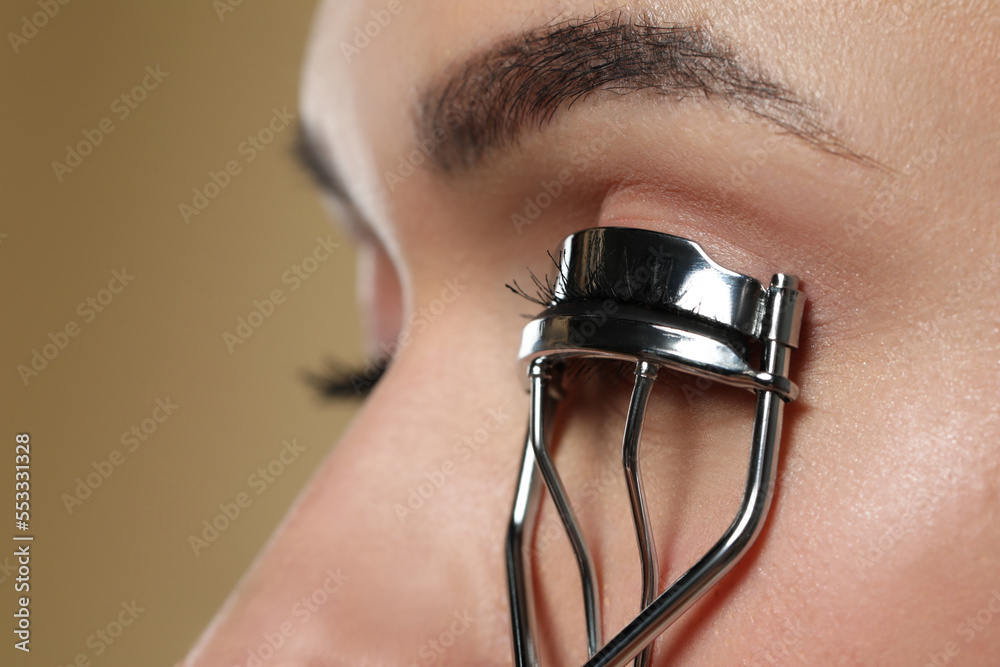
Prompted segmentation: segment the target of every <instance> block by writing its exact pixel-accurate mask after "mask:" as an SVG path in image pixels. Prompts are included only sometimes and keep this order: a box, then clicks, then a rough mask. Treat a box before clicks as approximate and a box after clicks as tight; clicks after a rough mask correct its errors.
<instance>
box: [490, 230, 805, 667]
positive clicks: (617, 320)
mask: <svg viewBox="0 0 1000 667" xmlns="http://www.w3.org/2000/svg"><path fill="white" fill-rule="evenodd" d="M557 261H558V264H559V275H558V277H557V278H556V280H555V282H554V283H553V284H552V285H551V288H552V290H551V294H550V295H548V297H549V298H548V303H547V308H546V309H545V310H544V311H543V312H542V313H541V314H540V315H539V316H538V317H537V318H535V319H534V320H532V321H531V322H529V323H528V325H527V326H525V328H524V331H523V333H522V337H521V349H520V353H519V355H518V356H519V358H520V360H521V361H522V362H523V363H524V364H526V366H527V377H528V385H529V393H530V401H531V406H530V413H529V418H528V434H527V440H526V443H525V449H524V458H523V460H522V464H521V472H520V478H519V480H518V485H517V493H516V496H515V499H514V506H513V510H512V513H511V519H510V525H509V527H508V531H507V538H506V558H507V580H508V588H509V595H510V610H511V625H512V631H513V641H514V664H515V665H516V666H517V667H536V666H537V665H538V658H537V655H536V651H535V644H534V630H533V628H534V616H533V614H534V604H533V593H532V585H531V563H530V559H529V557H528V553H526V549H525V547H526V546H528V544H529V543H530V541H531V538H532V535H533V533H534V524H535V519H536V516H537V513H538V506H539V501H540V498H541V493H540V491H541V482H542V480H544V483H545V486H546V488H547V489H548V491H549V494H550V495H551V497H552V501H553V503H554V504H555V507H556V509H557V511H558V514H559V517H560V519H561V520H562V523H563V526H564V528H565V530H566V533H567V535H568V536H569V539H570V543H571V545H572V547H573V551H574V553H575V555H576V560H577V565H578V567H579V571H580V580H581V583H582V588H583V603H584V612H585V620H586V625H587V640H588V649H589V653H588V654H589V656H590V659H589V661H588V662H587V663H586V665H585V666H584V667H623V666H624V665H627V664H628V662H629V661H630V660H633V659H635V665H636V667H646V666H648V664H649V660H650V655H651V645H652V642H653V640H654V639H656V637H657V636H658V635H659V634H660V633H662V632H663V631H664V630H666V629H667V627H669V626H670V624H671V623H673V621H675V620H676V619H677V618H678V617H679V616H680V615H681V614H683V613H684V612H685V611H686V610H687V609H688V608H689V607H690V606H691V605H693V604H694V603H695V602H696V601H697V600H698V599H699V598H700V597H701V596H702V595H704V594H705V593H706V592H707V591H708V589H709V588H711V587H712V586H713V585H714V584H715V583H716V582H717V581H719V579H721V578H722V577H723V576H724V575H725V574H726V573H727V572H728V571H729V570H730V569H731V568H732V567H733V565H735V564H736V562H737V561H738V560H739V559H740V558H741V557H742V556H743V554H744V553H746V551H747V549H748V548H749V547H750V545H751V544H753V542H754V540H755V539H756V537H757V535H758V534H759V533H760V530H761V527H762V526H763V524H764V520H765V519H766V517H767V512H768V509H769V506H770V503H771V496H772V489H773V486H774V477H775V466H776V463H777V459H778V450H779V442H780V439H781V422H782V413H783V408H784V404H785V402H788V401H794V400H795V399H796V397H797V396H798V387H797V386H796V385H795V384H794V383H793V382H791V381H790V380H789V379H788V368H789V361H790V356H791V350H793V349H795V348H796V347H797V346H798V338H799V328H800V324H801V321H802V307H803V304H804V302H805V297H804V295H803V294H802V293H801V292H800V291H799V290H798V287H799V280H798V278H797V277H795V276H792V275H786V274H782V273H779V274H775V275H774V277H773V278H772V279H771V284H770V286H768V287H764V286H763V285H762V284H761V283H760V282H759V281H757V280H755V279H754V278H750V277H748V276H744V275H740V274H738V273H734V272H732V271H728V270H726V269H724V268H722V267H721V266H719V265H718V264H716V263H715V262H713V261H712V260H711V259H710V258H709V257H708V256H707V255H706V254H705V252H704V251H703V250H702V249H701V247H700V246H699V245H698V244H696V243H694V242H692V241H689V240H687V239H683V238H680V237H677V236H672V235H669V234H662V233H658V232H652V231H648V230H640V229H633V228H624V227H601V228H597V229H588V230H584V231H582V232H579V233H576V234H573V235H571V236H569V237H567V238H566V240H565V241H564V242H563V248H562V251H561V253H560V255H559V258H558V260H557ZM609 300H610V301H609ZM609 304H613V306H614V307H613V308H609ZM609 310H613V312H609ZM758 345H759V348H760V355H761V361H760V367H759V369H758V368H754V367H753V365H752V364H751V363H750V361H749V357H750V355H751V353H752V352H753V351H754V350H755V349H756V348H757V347H758ZM575 357H576V358H578V357H602V358H611V359H617V360H624V361H630V362H634V363H635V376H636V379H635V385H634V388H633V391H632V397H631V401H630V403H629V407H628V414H627V416H626V421H625V431H624V435H623V437H622V463H623V468H624V476H625V480H626V483H627V487H628V492H629V499H630V503H631V507H632V517H633V521H634V523H635V532H636V538H637V542H638V546H639V557H640V563H641V566H642V600H641V610H640V612H639V614H638V615H637V616H636V617H635V618H634V619H633V620H632V621H631V622H630V623H629V624H628V625H626V626H625V628H624V629H622V630H621V632H619V633H618V634H617V635H616V636H615V637H613V638H612V639H611V640H610V641H608V642H607V644H604V642H603V639H602V628H601V615H600V600H599V599H598V595H599V593H598V585H597V578H596V573H595V571H594V567H593V564H592V562H591V557H590V553H589V551H588V549H587V544H586V542H585V541H584V539H583V535H582V534H581V532H580V529H579V527H578V525H577V522H576V518H575V516H574V513H573V508H572V505H571V504H570V501H569V499H568V497H567V495H566V492H565V490H564V488H563V484H562V481H561V480H560V477H559V472H558V470H556V468H555V465H554V464H553V462H552V459H551V458H550V455H549V444H548V435H549V433H548V430H549V429H548V427H549V426H550V424H551V421H552V420H551V419H550V418H549V417H550V416H551V415H552V414H553V413H554V411H555V408H556V406H557V404H558V401H559V396H558V395H557V393H556V391H555V390H554V387H553V386H552V385H551V383H550V381H551V379H552V378H553V376H554V375H555V374H557V373H558V372H559V369H560V367H561V365H562V363H563V362H565V361H567V360H569V359H571V358H575ZM661 368H670V369H674V370H678V371H682V372H686V373H691V374H694V375H697V376H702V377H706V378H709V379H712V380H716V381H719V382H724V383H726V384H730V385H735V386H738V387H744V388H746V389H750V390H751V391H753V392H755V393H756V394H757V411H756V417H755V419H754V425H753V435H752V440H751V447H750V465H749V470H748V475H747V482H746V488H745V490H744V492H743V501H742V503H741V505H740V509H739V511H738V513H737V515H736V518H735V520H734V521H733V522H732V524H731V525H730V526H729V528H728V529H727V530H726V532H725V533H724V534H723V536H722V537H721V538H720V539H719V541H718V542H716V543H715V545H714V546H713V547H712V548H711V549H710V550H709V551H708V552H707V553H706V554H705V555H704V556H702V557H701V559H700V560H699V561H698V562H697V563H695V564H694V565H693V566H692V567H691V568H690V569H689V570H688V571H687V572H685V573H684V574H683V575H682V576H681V577H680V578H679V579H678V580H677V581H675V582H674V583H673V584H672V585H670V586H669V587H668V588H667V589H666V591H664V592H663V593H662V594H659V595H657V591H658V590H659V579H658V573H657V561H656V552H655V548H654V538H653V531H652V527H651V525H650V522H649V517H648V515H647V512H646V502H645V497H644V495H643V488H642V477H641V474H640V468H639V458H638V453H639V441H640V436H641V433H642V423H643V416H644V413H645V409H646V402H647V399H648V397H649V392H650V390H651V388H652V385H653V382H654V381H655V379H656V375H657V372H658V371H659V370H660V369H661Z"/></svg>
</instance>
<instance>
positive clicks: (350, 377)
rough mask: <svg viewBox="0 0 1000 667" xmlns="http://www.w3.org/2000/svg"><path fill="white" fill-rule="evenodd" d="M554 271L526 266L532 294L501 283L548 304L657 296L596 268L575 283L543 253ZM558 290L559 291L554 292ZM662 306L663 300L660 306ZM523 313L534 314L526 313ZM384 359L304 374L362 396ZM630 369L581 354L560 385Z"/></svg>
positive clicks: (320, 385) (329, 393) (319, 386)
mask: <svg viewBox="0 0 1000 667" xmlns="http://www.w3.org/2000/svg"><path fill="white" fill-rule="evenodd" d="M548 256H549V259H550V260H551V262H552V265H553V266H554V267H555V269H556V272H555V275H550V274H549V273H545V274H543V275H542V276H541V277H539V276H538V274H536V273H535V272H534V271H531V270H530V269H529V271H528V275H529V276H530V277H531V282H532V283H533V285H534V294H532V293H529V292H527V291H526V290H525V289H524V288H522V287H521V286H520V285H518V283H517V281H516V280H513V281H511V282H510V283H507V284H505V285H504V287H506V288H507V289H509V290H510V291H511V292H513V293H514V294H516V295H518V296H520V297H521V298H523V299H527V300H528V301H530V302H531V303H534V304H537V305H539V306H542V307H543V308H550V307H552V306H554V305H557V304H564V303H572V302H576V301H604V300H607V299H611V300H614V301H615V302H617V303H619V304H623V305H639V306H649V305H650V304H654V303H658V302H661V299H660V296H661V295H660V294H659V289H661V287H662V286H659V285H657V284H655V283H653V282H643V281H624V282H623V281H621V280H617V281H615V280H613V279H612V276H610V275H608V274H607V273H605V272H604V271H602V270H600V267H599V268H598V270H596V271H594V272H593V273H592V276H593V280H592V281H591V282H590V283H588V284H586V285H578V284H576V283H575V282H573V281H571V280H567V279H566V276H564V275H563V274H562V271H561V268H562V262H561V256H559V255H553V254H552V253H551V252H550V253H548ZM557 292H558V295H557ZM661 307H662V306H661ZM526 317H534V316H533V315H526ZM389 361H391V360H386V359H384V358H383V359H381V360H379V359H369V360H368V361H367V362H365V363H364V364H363V365H361V366H358V367H344V366H342V365H340V364H338V363H336V362H327V369H326V371H325V372H323V373H321V374H316V373H309V374H308V375H307V380H308V381H309V383H310V384H311V385H312V386H313V387H314V388H315V389H316V391H317V392H318V393H319V395H320V396H321V397H323V398H326V399H333V400H357V399H364V398H367V396H368V395H369V394H370V393H371V392H372V390H373V389H374V388H375V385H376V384H377V383H378V381H379V380H380V379H382V377H383V376H384V375H385V372H386V370H388V368H389ZM630 371H631V366H630V365H628V364H624V365H622V364H617V363H616V364H608V363H598V360H597V359H594V358H586V357H585V358H581V359H577V360H574V361H573V362H572V363H571V364H567V367H566V368H565V369H564V372H563V374H562V376H563V380H562V382H563V385H564V387H565V388H568V387H569V386H570V385H573V384H576V383H581V382H587V381H589V380H590V379H592V378H593V377H595V376H600V377H603V378H605V379H616V378H617V379H620V378H621V377H624V376H625V375H628V372H630Z"/></svg>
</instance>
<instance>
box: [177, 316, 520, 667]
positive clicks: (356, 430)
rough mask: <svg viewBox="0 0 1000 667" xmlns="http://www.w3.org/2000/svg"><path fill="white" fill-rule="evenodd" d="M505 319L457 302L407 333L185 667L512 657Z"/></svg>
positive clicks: (508, 337)
mask: <svg viewBox="0 0 1000 667" xmlns="http://www.w3.org/2000/svg"><path fill="white" fill-rule="evenodd" d="M493 317H494V315H491V314H489V313H484V312H483V309H479V308H476V307H475V300H474V299H469V298H466V299H464V300H457V301H455V302H454V303H452V304H449V305H448V307H447V308H446V309H444V310H443V311H442V312H440V313H439V314H438V315H436V316H435V318H434V321H433V322H432V323H430V326H428V327H427V329H426V331H424V332H422V333H421V334H420V335H416V334H415V335H413V336H412V338H410V339H408V341H409V344H408V345H407V346H405V347H401V349H400V350H399V353H398V355H397V356H396V358H395V359H394V361H393V362H392V366H391V369H390V370H389V371H388V372H387V374H386V375H385V376H384V377H383V379H382V381H380V383H379V385H378V387H377V388H376V389H375V391H374V392H373V394H372V395H371V396H370V397H369V398H368V400H367V401H366V403H365V405H364V406H363V408H362V409H361V410H360V412H359V414H358V415H357V417H356V418H355V420H354V422H353V423H352V425H351V426H350V427H349V429H348V430H347V432H346V433H345V434H344V436H343V437H342V438H341V440H340V441H339V442H338V443H337V444H336V445H335V446H334V448H333V450H332V451H331V453H330V454H329V455H328V457H327V459H326V460H325V461H324V463H323V464H322V466H321V468H320V469H319V470H318V471H317V472H316V474H315V476H314V477H313V479H312V481H311V482H310V483H309V485H308V487H307V488H306V489H305V490H304V492H303V493H302V495H301V497H300V498H299V499H298V501H297V502H296V504H295V506H294V507H293V508H292V510H291V511H290V512H289V514H288V515H287V517H286V518H285V519H284V521H283V523H282V525H281V526H280V528H279V529H278V531H277V533H276V534H275V536H274V537H273V538H272V540H271V542H270V544H268V546H267V547H266V548H265V550H264V551H263V553H262V554H261V555H260V557H259V558H258V559H257V562H256V563H255V564H254V566H253V568H252V569H251V571H250V572H249V573H248V574H247V575H246V576H245V577H244V579H243V581H242V583H241V584H240V585H239V587H238V589H237V590H236V591H234V593H233V594H232V596H231V598H230V600H229V601H228V602H227V603H226V605H225V606H224V608H223V610H222V611H221V612H220V614H219V616H218V618H217V619H216V621H215V622H214V623H213V624H212V626H211V627H210V628H209V629H208V630H207V631H206V633H205V635H204V637H203V638H202V639H201V641H200V642H199V644H198V645H197V646H196V647H195V649H194V650H193V651H192V652H191V654H190V656H189V657H188V658H187V660H186V661H185V663H184V665H185V667H202V666H208V665H212V666H213V667H214V666H217V665H226V666H233V667H236V666H239V667H255V666H256V667H263V666H265V665H267V666H271V665H352V666H356V665H368V664H379V665H382V664H387V665H388V664H391V665H421V666H423V665H429V664H435V665H452V664H454V665H472V664H475V665H493V664H496V665H501V664H509V660H510V658H509V655H510V632H509V620H508V619H509V615H508V612H507V599H506V588H505V585H504V579H503V572H504V563H503V534H504V530H505V528H506V522H507V520H508V515H509V511H510V503H511V500H512V498H513V491H514V482H515V479H516V472H517V465H518V463H519V450H520V447H521V445H522V444H523V435H524V425H525V421H526V414H527V412H526V410H527V406H526V401H525V394H524V390H523V387H522V385H521V384H520V382H519V380H520V378H519V377H518V375H517V372H516V366H515V364H514V352H515V343H514V341H516V335H517V320H516V318H515V319H514V320H513V321H511V320H507V321H506V326H497V324H498V323H497V322H494V321H491V320H492V318H493ZM511 325H513V326H511ZM470 328H471V329H472V330H478V331H484V332H492V333H489V334H487V338H488V339H487V340H484V339H483V337H475V336H468V335H466V334H467V332H468V331H469V330H470ZM484 349H489V350H491V351H492V350H493V349H505V350H506V351H507V352H508V353H507V354H484Z"/></svg>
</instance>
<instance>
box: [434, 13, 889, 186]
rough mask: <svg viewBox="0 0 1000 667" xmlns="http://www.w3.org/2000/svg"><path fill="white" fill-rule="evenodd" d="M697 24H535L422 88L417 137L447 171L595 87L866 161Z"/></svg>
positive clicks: (506, 142) (625, 20) (600, 18)
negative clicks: (733, 116) (700, 111)
mask: <svg viewBox="0 0 1000 667" xmlns="http://www.w3.org/2000/svg"><path fill="white" fill-rule="evenodd" d="M744 61H745V59H743V58H740V57H739V56H738V54H737V53H736V52H735V51H734V50H733V49H731V48H730V47H729V46H727V45H726V44H725V43H724V42H723V41H722V40H720V39H719V38H718V37H713V36H711V35H710V34H709V32H708V31H707V30H706V29H705V28H702V27H700V26H694V25H654V24H652V23H651V22H649V21H643V20H641V19H633V18H632V17H631V16H630V15H628V14H627V13H625V12H624V11H622V10H612V11H608V12H603V13H601V14H598V15H597V16H594V17H590V18H584V19H572V20H569V21H565V22H561V23H556V24H550V25H547V26H543V27H540V28H536V29H533V30H530V31H528V32H525V33H522V34H520V35H517V36H515V37H511V38H509V39H506V40H502V41H501V42H499V43H497V44H495V45H494V46H492V47H491V48H489V49H487V50H485V51H483V52H481V53H479V54H478V55H475V56H473V57H471V58H469V59H467V60H464V61H462V62H460V63H457V64H456V65H453V66H452V67H450V68H448V69H447V70H446V71H445V72H444V73H443V74H442V75H441V76H440V77H439V78H438V80H437V81H436V82H435V83H434V84H432V85H431V86H429V87H428V88H427V89H426V90H425V91H424V92H423V94H422V95H421V96H420V101H419V103H418V106H417V117H416V122H415V125H416V129H417V132H416V134H417V141H418V144H420V145H429V144H428V143H427V142H428V141H432V142H434V144H435V145H436V146H437V149H436V150H435V151H434V152H433V154H432V155H431V156H430V160H431V163H432V164H434V165H435V166H437V167H438V168H440V169H441V170H442V171H444V172H445V173H457V172H462V171H468V170H471V169H473V168H476V167H478V166H480V165H481V164H482V163H483V162H484V161H485V160H486V158H487V157H489V156H490V155H491V154H493V153H496V152H498V151H500V150H504V149H511V148H513V147H516V146H517V143H518V140H519V139H520V138H521V137H522V136H523V135H524V133H525V132H527V131H528V130H531V129H535V130H541V129H542V128H543V127H544V126H545V125H547V124H548V123H550V122H551V121H552V120H553V118H555V116H556V115H557V113H559V112H560V111H562V110H564V109H566V108H568V107H572V106H573V105H574V104H577V103H579V102H581V101H583V100H585V99H587V98H588V97H591V96H592V95H594V94H596V93H597V92H599V91H608V92H611V93H616V94H619V95H625V94H628V93H634V92H647V93H654V94H657V95H660V96H663V97H666V98H668V99H670V100H673V101H681V100H683V99H686V98H691V97H701V98H704V99H707V100H713V101H717V102H721V103H723V104H728V105H732V106H735V107H738V108H741V109H744V110H746V111H749V112H750V113H751V114H753V115H755V116H757V117H759V118H762V119H764V120H766V121H768V122H769V123H771V124H772V125H774V126H776V127H777V128H778V129H779V130H780V131H782V132H784V133H787V134H790V135H792V136H795V137H798V138H799V139H802V140H804V141H806V142H807V143H809V144H811V145H813V146H815V147H816V148H819V149H821V150H824V151H826V152H829V153H833V154H836V155H840V156H842V157H847V158H850V159H852V160H856V161H861V162H869V160H868V159H867V158H864V157H863V156H861V155H860V154H858V153H856V152H855V151H853V150H851V149H850V148H848V147H847V145H846V144H844V143H843V142H842V141H841V140H840V139H839V138H838V137H837V136H836V135H834V133H833V132H832V131H830V130H829V129H827V128H825V127H824V126H823V125H822V124H821V123H820V122H819V120H818V119H817V118H816V116H817V114H816V112H815V110H814V109H812V108H811V107H810V106H809V105H808V104H806V103H805V102H804V101H803V100H802V99H801V98H799V97H798V96H796V95H794V94H793V93H792V91H790V90H789V89H787V88H785V87H784V86H782V85H780V84H778V83H776V82H774V81H771V80H770V79H768V78H767V77H766V76H765V75H764V74H762V73H759V72H757V71H756V70H755V68H753V67H752V66H751V65H749V64H745V62H744Z"/></svg>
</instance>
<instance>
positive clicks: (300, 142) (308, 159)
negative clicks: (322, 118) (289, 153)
mask: <svg viewBox="0 0 1000 667" xmlns="http://www.w3.org/2000/svg"><path fill="white" fill-rule="evenodd" d="M292 149H293V152H294V155H295V160H296V162H298V163H299V165H300V166H301V167H302V168H303V169H305V170H306V172H307V173H308V174H309V175H310V176H311V177H312V179H313V182H314V183H315V184H316V185H317V186H318V187H319V188H320V189H321V190H323V191H324V192H326V193H327V194H329V195H333V196H334V197H336V198H337V199H340V200H341V201H342V202H344V203H349V202H350V201H351V198H350V196H349V195H348V193H347V187H346V186H345V185H344V181H343V179H341V178H340V174H339V173H337V171H336V170H334V168H333V167H332V166H331V165H330V163H329V162H327V160H326V159H325V158H324V155H326V154H327V150H326V147H325V146H324V145H323V143H322V142H321V141H320V140H319V139H318V138H317V136H316V135H315V134H314V133H313V132H312V130H310V128H309V126H308V125H306V123H305V122H303V121H302V118H301V116H300V117H299V123H298V126H297V127H296V131H295V143H294V144H293V146H292Z"/></svg>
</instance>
